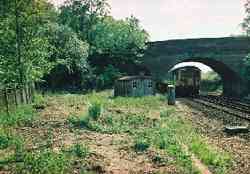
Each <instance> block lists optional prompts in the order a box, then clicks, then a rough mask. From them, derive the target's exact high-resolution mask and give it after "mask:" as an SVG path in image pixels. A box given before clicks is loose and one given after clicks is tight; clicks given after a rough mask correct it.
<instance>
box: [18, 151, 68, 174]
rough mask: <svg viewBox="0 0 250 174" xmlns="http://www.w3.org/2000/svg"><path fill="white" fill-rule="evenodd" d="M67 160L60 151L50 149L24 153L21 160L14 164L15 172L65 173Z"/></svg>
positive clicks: (29, 173) (34, 173)
mask: <svg viewBox="0 0 250 174" xmlns="http://www.w3.org/2000/svg"><path fill="white" fill-rule="evenodd" d="M69 168H70V166H69V162H68V160H67V158H66V156H65V155H64V154H62V153H55V152H52V151H51V150H44V151H42V152H29V153H26V154H25V156H24V159H23V162H21V163H18V164H17V166H16V170H15V173H16V174H38V173H39V174H66V173H68V172H69V171H68V170H69Z"/></svg>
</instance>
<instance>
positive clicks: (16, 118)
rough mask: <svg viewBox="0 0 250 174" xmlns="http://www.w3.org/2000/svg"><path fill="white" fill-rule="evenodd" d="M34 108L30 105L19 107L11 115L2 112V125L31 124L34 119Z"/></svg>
mask: <svg viewBox="0 0 250 174" xmlns="http://www.w3.org/2000/svg"><path fill="white" fill-rule="evenodd" d="M34 116H35V114H34V109H33V108H32V106H30V105H24V106H20V107H18V108H17V109H16V110H15V111H14V112H11V113H10V114H9V115H7V114H6V113H1V114H0V125H3V126H15V125H17V126H22V125H30V124H31V123H32V121H33V120H34Z"/></svg>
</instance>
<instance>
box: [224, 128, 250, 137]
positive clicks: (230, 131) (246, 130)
mask: <svg viewBox="0 0 250 174" xmlns="http://www.w3.org/2000/svg"><path fill="white" fill-rule="evenodd" d="M249 131H250V130H249V128H248V127H247V126H226V127H225V129H224V132H226V133H227V134H230V135H234V134H240V133H249Z"/></svg>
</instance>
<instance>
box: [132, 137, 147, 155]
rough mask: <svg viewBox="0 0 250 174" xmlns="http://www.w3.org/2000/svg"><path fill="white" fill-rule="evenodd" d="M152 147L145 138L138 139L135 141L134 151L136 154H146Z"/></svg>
mask: <svg viewBox="0 0 250 174" xmlns="http://www.w3.org/2000/svg"><path fill="white" fill-rule="evenodd" d="M149 147H150V143H149V142H148V141H147V139H145V138H138V139H136V141H135V145H134V149H135V151H136V152H144V151H146V150H147V149H148V148H149Z"/></svg>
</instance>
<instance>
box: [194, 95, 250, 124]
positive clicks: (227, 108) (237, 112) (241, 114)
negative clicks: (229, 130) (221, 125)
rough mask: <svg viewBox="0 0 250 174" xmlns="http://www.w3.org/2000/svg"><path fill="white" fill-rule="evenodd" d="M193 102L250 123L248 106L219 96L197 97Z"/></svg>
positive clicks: (249, 106)
mask: <svg viewBox="0 0 250 174" xmlns="http://www.w3.org/2000/svg"><path fill="white" fill-rule="evenodd" d="M192 101H193V102H196V103H199V104H201V105H203V106H206V107H210V108H212V109H216V110H220V111H222V112H224V113H227V114H230V115H232V116H235V117H238V118H241V119H244V120H247V121H250V104H248V103H243V102H241V101H238V100H232V99H229V98H226V97H220V96H198V97H195V98H192Z"/></svg>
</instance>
